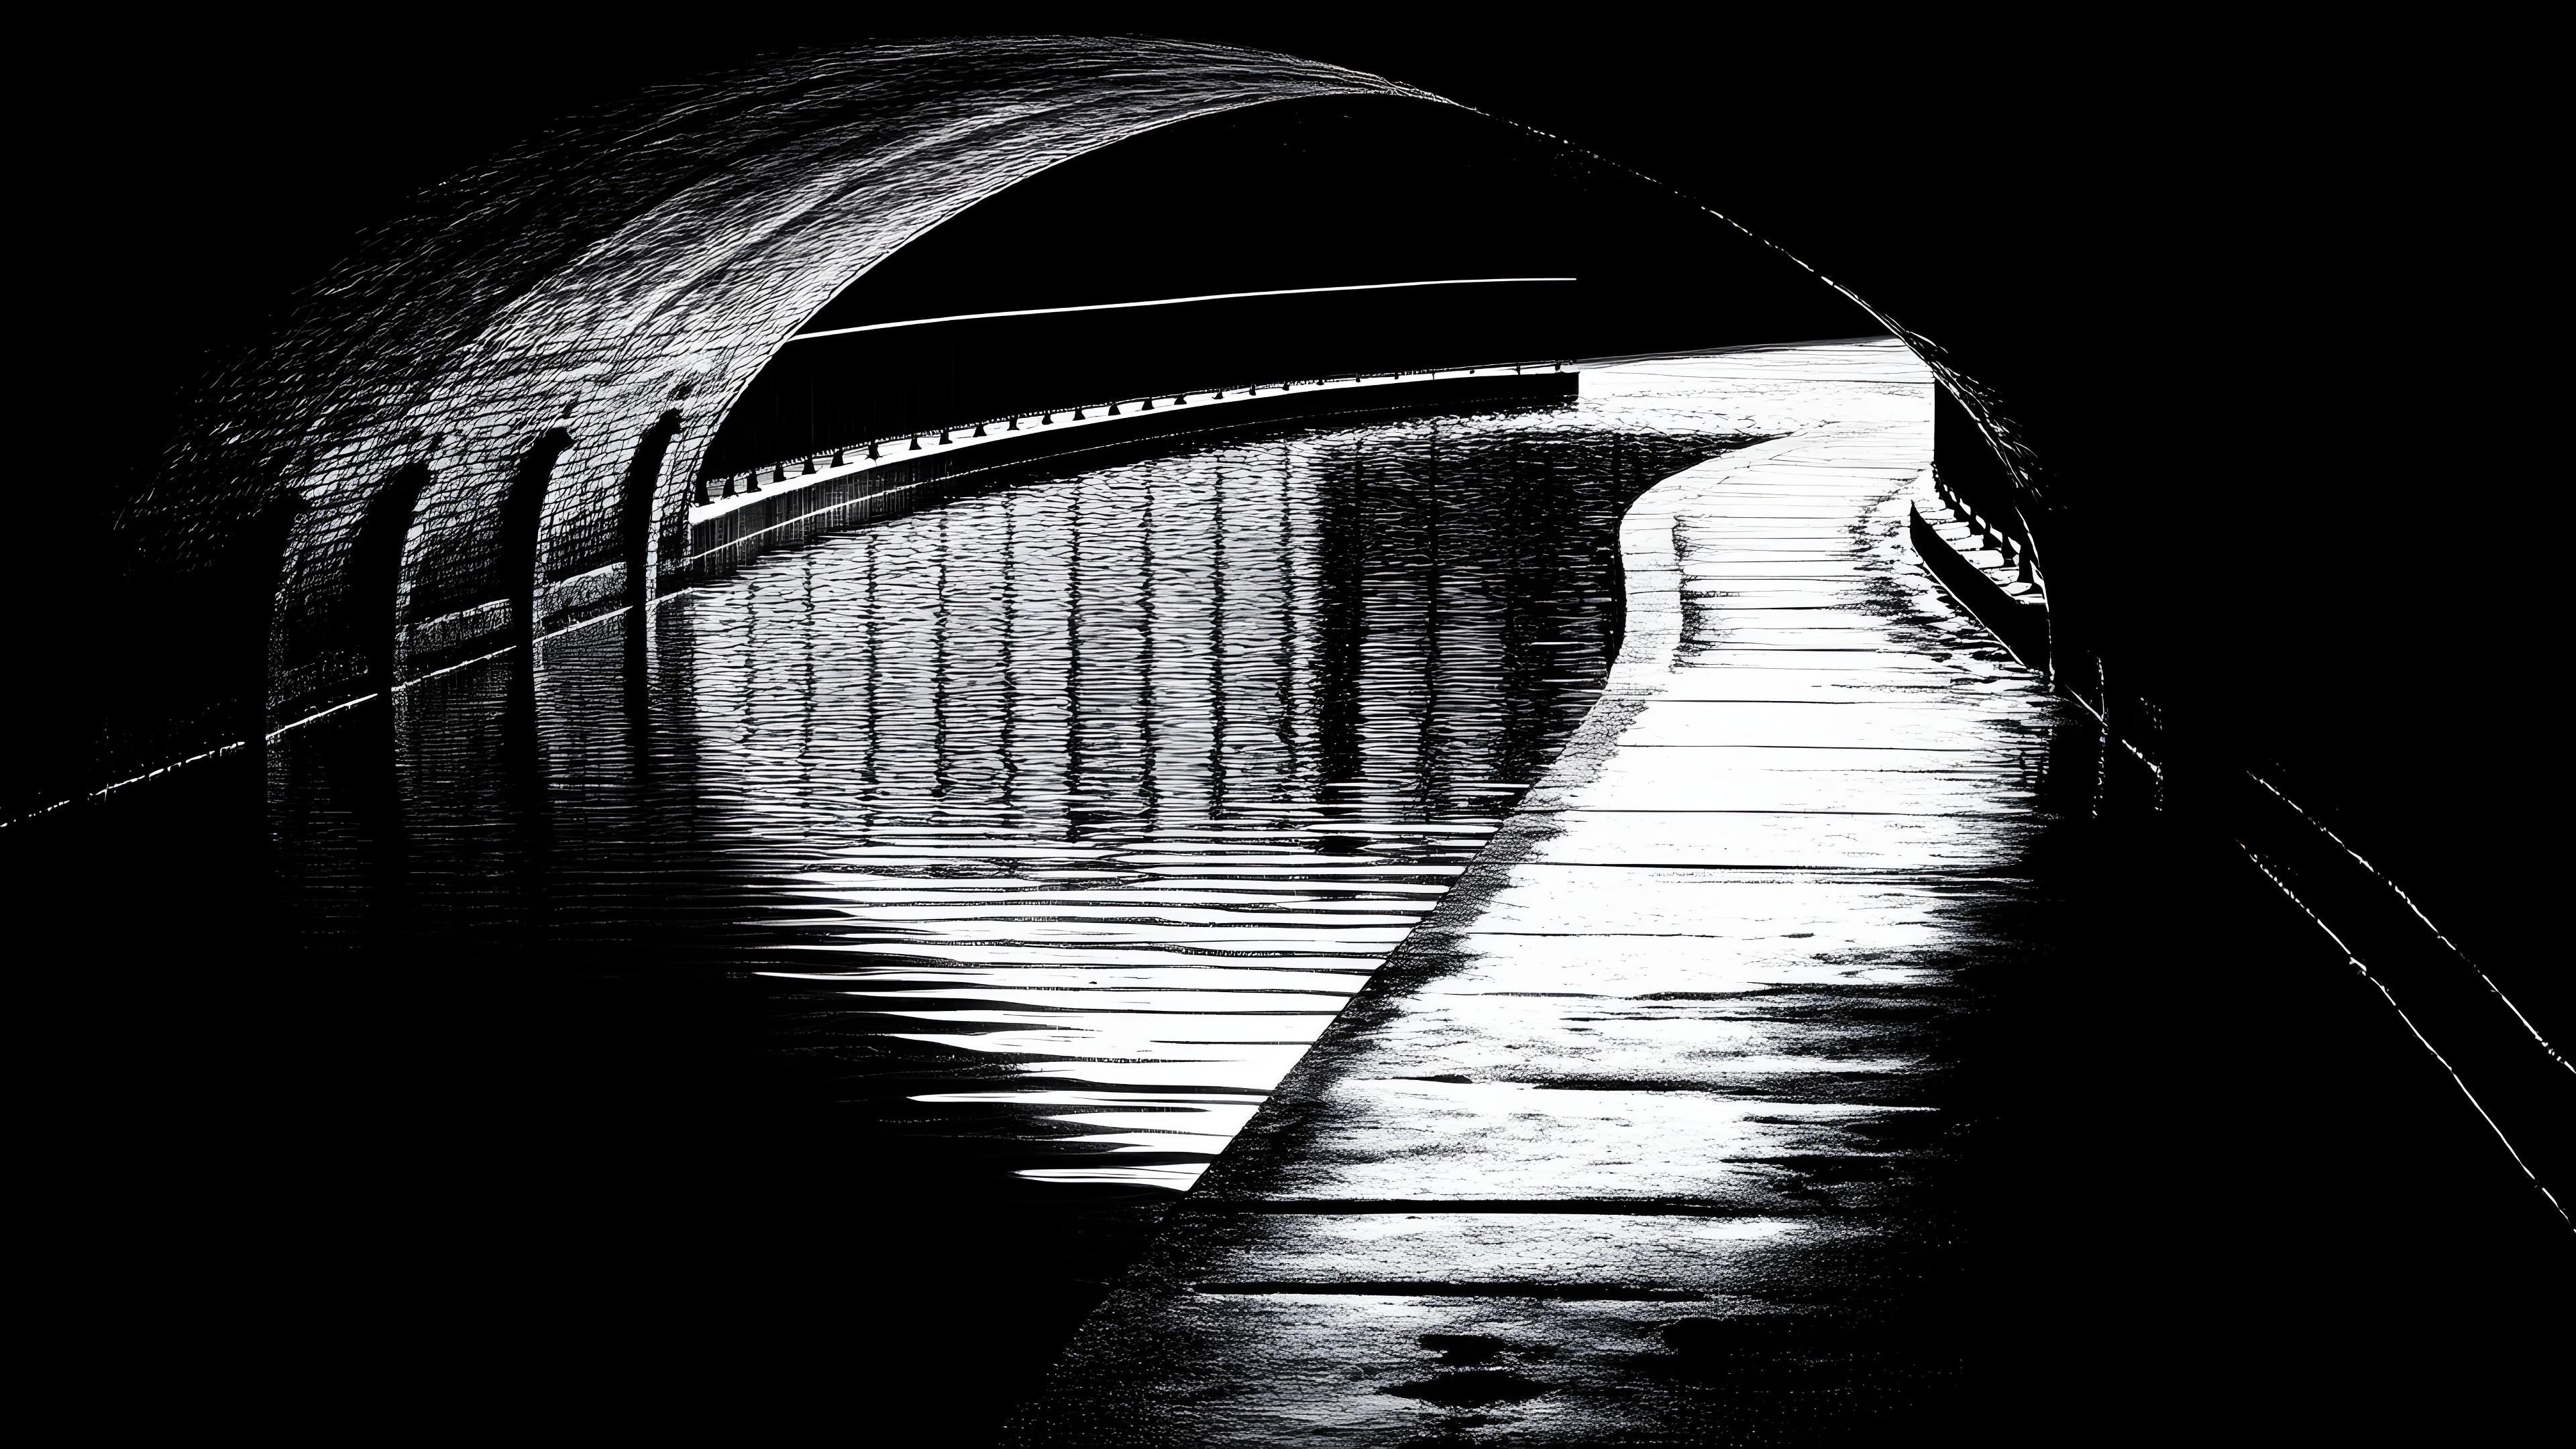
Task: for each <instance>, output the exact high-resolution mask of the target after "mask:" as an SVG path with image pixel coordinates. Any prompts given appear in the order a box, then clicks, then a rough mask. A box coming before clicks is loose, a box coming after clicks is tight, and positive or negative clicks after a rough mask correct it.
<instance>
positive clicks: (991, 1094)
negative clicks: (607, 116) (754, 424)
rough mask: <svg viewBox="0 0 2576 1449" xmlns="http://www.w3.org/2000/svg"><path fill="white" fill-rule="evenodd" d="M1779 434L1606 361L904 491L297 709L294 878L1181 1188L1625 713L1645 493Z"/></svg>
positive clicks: (714, 1041)
mask: <svg viewBox="0 0 2576 1449" xmlns="http://www.w3.org/2000/svg"><path fill="white" fill-rule="evenodd" d="M1739 441H1741V439H1739V438H1735V437H1732V436H1729V435H1727V434H1725V433H1723V432H1721V431H1719V430H1718V429H1717V428H1716V427H1714V426H1712V425H1711V424H1710V423H1709V421H1708V420H1705V419H1701V418H1696V417H1693V416H1691V415H1689V414H1687V413H1685V412H1682V411H1677V410H1673V409H1669V408H1666V409H1658V408H1655V407H1653V406H1650V405H1648V404H1644V403H1627V404H1621V403H1617V402H1604V401H1600V400H1595V401H1591V402H1587V403H1584V404H1580V405H1577V406H1573V407H1568V408H1562V409H1557V410H1553V411H1549V412H1544V413H1524V414H1519V415H1499V416H1481V417H1456V418H1444V419H1438V420H1425V421H1412V422H1404V423H1396V424H1386V425H1379V426H1370V427H1360V428H1348V429H1339V430H1328V431H1313V432H1308V433H1304V434H1300V435H1297V436H1293V437H1288V438H1284V439H1271V440H1266V441H1258V442H1250V443H1244V444H1240V445H1230V446H1219V447H1213V448H1208V449H1204V450H1201V451H1197V452H1192V453H1187V454H1182V455H1178V456H1173V457H1168V458H1164V459H1159V460H1155V461H1149V462H1143V463H1137V464H1134V465H1130V466H1124V467H1116V468H1111V469H1107V470H1104V471H1098V472H1093V473H1088V474H1082V475H1078V476H1068V477H1057V478H1047V479H1040V480H1035V481H1029V482H1024V483H1022V484H1020V485H1018V486H1016V487H1013V488H1009V489H1007V490H1003V491H998V492H992V493H987V494H984V495H981V496H975V497H968V498H963V499H958V500H954V501H952V502H950V503H948V504H946V505H945V506H942V507H938V508H934V509H931V510H928V511H925V512H921V513H916V514H913V515H910V516H907V517H902V518H897V519H893V520H889V521H885V522H880V523H877V524H873V525H870V526H867V527H863V528H860V529H857V530H855V531H852V532H850V533H846V534H842V535H839V536H836V537H833V538H829V539H825V540H822V541H819V542H817V543H816V544H814V545H812V546H809V547H807V548H804V549H802V550H798V551H795V552H790V553H783V554H779V555H774V556H771V557H769V558H766V559H763V560H760V561H759V562H757V563H755V564H754V565H753V566H752V567H750V568H749V569H747V570H746V571H745V572H744V573H742V574H741V575H739V576H737V577H735V578H733V579H731V580H728V581H726V582H723V583H721V584H718V585H715V586H712V587H709V588H706V589H704V590H701V591H699V592H698V593H696V594H695V595H693V596H691V597H689V598H687V599H684V600H682V601H679V602H678V603H675V604H673V605H671V606H669V607H667V608H666V609H665V610H664V611H663V613H662V615H661V617H660V619H659V620H658V621H657V631H656V637H655V638H653V639H652V640H650V641H649V643H648V642H647V641H645V640H642V639H630V638H628V637H627V636H626V635H624V634H623V633H621V632H620V630H619V629H618V628H617V627H615V626H610V627H604V628H600V629H597V630H593V631H590V632H587V633H583V634H577V635H573V636H569V637H567V638H564V639H560V640H557V641H555V642H554V643H552V644H550V645H549V646H548V648H547V655H546V659H545V667H544V669H543V670H542V671H541V672H540V673H539V674H538V675H537V676H536V678H535V679H534V680H533V681H530V680H529V679H528V678H527V677H526V676H525V674H524V672H520V673H517V674H514V672H513V671H512V670H511V669H510V668H509V667H507V665H506V663H496V664H492V665H486V666H478V667H475V668H469V669H467V670H463V671H459V672H458V673H455V674H452V675H448V676H444V677H442V678H439V679H436V680H433V681H430V682H428V683H426V684H424V685H422V686H420V687H417V688H415V689H413V690H412V691H410V692H409V693H408V694H407V695H406V696H405V697H404V699H403V700H402V702H401V704H400V706H399V707H398V708H397V709H396V710H395V711H393V712H392V714H391V715H390V716H387V715H386V714H383V713H377V714H374V715H369V714H367V713H365V712H363V711H353V712H352V714H351V715H350V716H349V717H348V718H347V719H345V720H334V721H331V722H328V723H327V724H326V725H324V726H322V727H320V728H318V729H317V730H315V731H313V732H311V733H310V734H309V735H308V736H306V737H301V738H298V739H295V740H292V741H290V743H289V745H288V746H287V747H286V748H284V749H282V750H280V751H279V752H278V755H277V757H276V759H275V762H274V763H273V765H272V768H271V795H272V808H273V811H274V813H275V815H276V818H277V819H278V821H279V823H280V834H281V841H280V849H281V852H282V855H283V857H284V860H285V867H286V868H285V870H284V872H283V879H284V887H283V888H284V889H285V890H286V892H287V893H288V896H289V898H290V902H291V905H292V907H293V909H294V911H295V912H296V914H297V916H298V918H299V919H300V920H301V921H302V923H303V929H304V931H305V932H306V937H307V939H308V941H310V942H311V943H313V945H314V946H315V947H316V948H317V949H320V950H322V951H325V952H331V953H338V952H354V953H356V954H358V955H359V956H361V957H365V958H382V959H394V958H396V957H399V958H400V959H403V960H416V961H434V962H436V963H437V964H438V966H439V967H440V969H441V970H442V971H446V972H451V973H452V972H453V971H455V970H456V969H458V968H459V967H460V966H474V965H481V966H492V965H497V964H500V963H506V962H512V961H519V962H528V963H542V965H543V966H544V967H545V968H546V969H548V970H550V971H553V972H556V973H558V974H561V973H564V972H571V973H573V974H575V975H577V976H582V977H584V978H585V979H589V980H591V981H592V982H593V983H594V984H593V985H592V986H590V987H586V988H582V989H583V990H584V991H586V992H593V993H596V994H597V996H598V998H599V1001H600V1012H601V1019H602V1020H611V1019H616V1018H617V1017H618V1012H619V1008H618V1007H617V1006H616V1002H615V999H616V998H617V997H618V996H619V995H620V993H622V992H626V991H629V990H631V989H633V988H632V986H631V983H633V982H635V981H638V980H650V979H668V978H672V977H675V976H676V977H692V976H695V977H707V978H716V977H721V978H722V979H724V980H726V981H728V982H730V983H733V985H732V987H731V988H730V989H729V992H728V994H726V995H725V996H724V997H723V1000H724V1002H726V1003H728V1004H727V1005H725V1006H724V1007H723V1008H722V1009H720V1010H717V1011H715V1012H714V1013H713V1014H712V1015H710V1017H709V1018H708V1020H707V1021H706V1022H705V1023H703V1026H704V1029H703V1031H700V1032H698V1033H697V1039H695V1040H680V1041H676V1042H674V1041H673V1039H672V1034H671V1030H670V1029H669V1028H667V1027H665V1028H662V1029H661V1030H660V1035H659V1036H657V1038H656V1040H657V1041H659V1042H661V1043H663V1045H664V1046H666V1047H668V1048H669V1049H670V1051H671V1053H672V1062H671V1064H670V1065H669V1067H668V1070H669V1071H671V1072H674V1073H677V1072H682V1071H683V1070H685V1071H689V1072H695V1073H697V1074H698V1078H699V1079H701V1080H714V1079H718V1078H723V1077H726V1076H728V1075H732V1076H737V1077H743V1078H750V1077H758V1078H760V1079H761V1080H763V1081H764V1082H767V1083H770V1084H772V1085H771V1086H770V1087H768V1088H764V1090H767V1091H770V1092H771V1093H772V1095H773V1097H774V1096H775V1095H776V1093H777V1092H779V1091H785V1092H787V1093H788V1094H790V1095H793V1096H795V1097H797V1098H798V1099H800V1101H801V1103H802V1105H803V1106H805V1107H808V1108H810V1107H813V1106H815V1105H816V1104H823V1105H824V1106H825V1107H826V1108H827V1109H828V1120H830V1121H832V1122H834V1123H837V1124H838V1125H839V1126H840V1127H841V1128H842V1129H843V1130H844V1132H846V1134H847V1135H846V1136H845V1137H843V1138H841V1139H840V1140H835V1141H828V1142H817V1143H815V1144H814V1146H815V1149H816V1150H818V1151H828V1152H858V1153H862V1154H869V1155H874V1156H876V1157H878V1158H880V1159H881V1160H882V1161H883V1163H884V1164H885V1166H886V1167H887V1169H888V1170H889V1171H893V1172H899V1173H902V1174H905V1175H908V1176H913V1177H919V1176H921V1175H925V1174H926V1175H930V1176H940V1175H945V1176H946V1177H947V1178H949V1179H951V1182H950V1184H949V1185H950V1186H952V1187H955V1186H964V1185H970V1184H972V1183H976V1182H983V1183H986V1184H989V1185H991V1186H994V1187H1000V1186H1005V1185H1007V1184H1009V1183H1011V1182H1014V1181H1016V1182H1018V1183H1020V1184H1021V1185H1022V1188H1023V1189H1029V1188H1031V1187H1032V1185H1035V1184H1052V1185H1075V1184H1082V1185H1089V1186H1090V1187H1091V1188H1092V1189H1093V1191H1094V1192H1095V1193H1096V1192H1099V1191H1109V1192H1112V1193H1133V1192H1135V1191H1137V1190H1139V1189H1178V1188H1185V1187H1187V1186H1188V1185H1189V1184H1190V1183H1191V1182H1192V1181H1193V1180H1195V1178H1196V1177H1197V1175H1198V1173H1199V1172H1200V1170H1201V1169H1202V1168H1203V1167H1204V1166H1205V1164H1206V1163H1207V1162H1208V1161H1209V1160H1210V1158H1211V1157H1212V1156H1213V1155H1214V1154H1215V1153H1216V1152H1217V1151H1219V1150H1220V1149H1221V1148H1222V1147H1223V1146H1224V1144H1225V1143H1226V1141H1227V1140H1228V1139H1229V1138H1230V1137H1231V1136H1232V1134H1233V1133H1234V1132H1235V1131H1237V1130H1238V1129H1239V1128H1240V1127H1241V1126H1242V1124H1243V1122H1244V1120H1245V1119H1246V1118H1247V1117H1248V1116H1249V1115H1250V1114H1251V1112H1252V1110H1253V1108H1254V1107H1255V1106H1256V1105H1257V1104H1258V1103H1259V1102H1260V1101H1261V1099H1262V1095H1263V1094H1264V1093H1266V1092H1267V1091H1269V1090H1270V1089H1271V1088H1272V1087H1273V1086H1275V1085H1276V1084H1277V1082H1278V1081H1279V1079H1280V1077H1281V1076H1282V1075H1283V1074H1284V1073H1285V1072H1286V1071H1287V1070H1288V1068H1289V1067H1290V1066H1291V1065H1292V1064H1293V1063H1294V1062H1295V1061H1296V1059H1297V1058H1298V1056H1299V1055H1300V1054H1302V1053H1303V1052H1304V1051H1305V1049H1306V1047H1307V1046H1308V1045H1309V1044H1310V1043H1311V1042H1312V1041H1313V1040H1314V1038H1315V1036H1316V1034H1317V1033H1318V1032H1319V1031H1321V1029H1322V1028H1323V1026H1324V1025H1325V1023H1326V1022H1327V1021H1329V1020H1330V1019H1331V1016H1332V1014H1333V1013H1334V1012H1335V1011H1337V1010H1338V1009H1339V1008H1340V1007H1341V1005H1342V1004H1343V1002H1344V1001H1346V1000H1347V999H1348V997H1349V995H1350V993H1352V992H1353V991H1354V990H1356V989H1357V988H1358V986H1359V985H1360V983H1361V982H1362V981H1363V980H1364V979H1365V978H1366V976H1367V974H1368V972H1369V971H1370V970H1371V969H1372V968H1373V967H1374V966H1375V965H1376V964H1377V962H1378V961H1379V960H1380V958H1381V957H1382V956H1383V955H1384V954H1385V953H1386V952H1387V951H1388V950H1389V949H1391V948H1392V947H1393V946H1394V945H1395V944H1396V942H1397V941H1398V940H1400V939H1401V938H1402V937H1403V935H1404V934H1405V932H1406V931H1407V930H1408V929H1409V928H1410V927H1411V926H1412V924H1413V923H1414V921H1415V920H1416V919H1417V918H1418V917H1419V916H1420V915H1421V914H1422V913H1423V912H1424V911H1425V910H1427V909H1429V908H1430V906H1431V905H1432V904H1433V902H1434V901H1436V900H1437V898H1438V897H1439V895H1440V894H1441V892H1443V891H1444V890H1445V889H1447V887H1448V884H1449V882H1450V881H1451V880H1452V879H1453V878H1454V877H1455V876H1456V875H1457V874H1458V873H1459V872H1460V870H1461V869H1462V867H1463V865H1464V864H1465V862H1466V861H1467V860H1469V859H1470V858H1471V857H1472V856H1473V855H1474V854H1475V852H1476V850H1477V849H1478V848H1479V846H1480V845H1481V844H1482V843H1483V841H1484V840H1485V838H1486V836H1487V835H1488V834H1489V833H1490V831H1491V830H1492V829H1493V827H1494V825H1495V823H1496V822H1497V821H1498V820H1499V818H1500V817H1501V815H1502V814H1503V813H1504V812H1505V811H1506V810H1508V809H1509V807H1510V805H1511V803H1512V802H1513V800H1514V799H1515V798H1516V797H1517V796H1518V794H1519V792H1520V791H1521V790H1522V789H1524V788H1525V787H1526V786H1527V784H1528V783H1529V782H1530V781H1531V780H1532V779H1533V778H1534V777H1535V775H1536V774H1537V773H1538V772H1539V771H1540V770H1542V769H1543V768H1544V767H1545V766H1546V764H1547V763H1548V762H1549V761H1550V760H1552V759H1553V758H1554V756H1555V754H1556V752H1557V750H1558V749H1559V748H1560V747H1561V746H1562V744H1563V742H1564V741H1565V739H1566V738H1567V736H1568V735H1569V734H1570V733H1571V731H1572V730H1573V728H1574V727H1575V725H1576V724H1577V723H1578V722H1579V721H1580V720H1581V718H1582V716H1583V713H1584V711H1585V709H1586V708H1587V707H1588V706H1589V704H1590V702H1591V700H1592V699H1593V698H1594V696H1595V694H1596V693H1597V691H1598V688H1599V685H1600V681H1601V679H1602V678H1603V676H1604V674H1605V672H1606V670H1607V667H1608V663H1609V661H1610V658H1611V656H1612V655H1613V654H1614V653H1615V652H1616V649H1617V645H1618V622H1619V613H1620V604H1619V597H1620V590H1619V584H1620V580H1619V565H1618V553H1617V529H1616V524H1617V519H1618V516H1619V514H1620V513H1621V512H1622V511H1623V509H1624V508H1625V506H1626V504H1627V503H1628V501H1629V500H1630V499H1631V498H1633V497H1634V496H1635V495H1636V493H1638V492H1639V491H1641V490H1642V489H1644V488H1645V487H1647V486H1649V485H1651V484H1652V483H1653V482H1655V481H1657V480H1658V479H1660V478H1662V477H1664V476H1666V475H1668V474H1670V473H1672V472H1674V471H1676V470H1678V469H1680V468H1682V467H1685V466H1687V465H1689V464H1690V463H1692V462H1695V461H1697V460H1698V459H1700V458H1703V457H1706V456H1708V455H1710V454H1712V453H1714V452H1717V451H1720V450H1722V449H1724V448H1726V447H1728V446H1732V445H1733V444H1734V443H1736V442H1739ZM388 735H389V736H390V737H387V736H388ZM620 983H630V984H628V985H621V984H620ZM496 1006H498V1009H506V1004H496ZM693 1030H694V1028H691V1027H688V1026H686V1025H683V1027H682V1028H681V1029H680V1033H679V1034H680V1036H681V1037H683V1038H685V1037H688V1036H689V1035H690V1034H691V1032H692V1031H693ZM683 1058H685V1059H686V1060H687V1062H688V1063H689V1065H688V1066H686V1067H685V1068H684V1067H683V1066H682V1065H681V1064H680V1063H681V1059H683ZM618 1060H619V1061H620V1062H621V1063H622V1064H623V1065H622V1066H620V1067H619V1068H618V1069H617V1071H615V1072H611V1073H609V1075H611V1076H614V1075H617V1074H618V1073H619V1072H624V1073H640V1074H643V1075H646V1076H651V1075H655V1074H658V1073H660V1072H662V1071H663V1070H664V1067H663V1066H662V1065H661V1064H659V1063H657V1061H656V1060H655V1058H654V1056H653V1054H652V1051H650V1050H647V1051H642V1052H640V1053H630V1054H629V1055H628V1056H627V1057H623V1058H619V1059H618ZM780 1082H784V1083H787V1084H789V1085H788V1086H786V1087H784V1088H780V1087H777V1086H776V1085H775V1084H777V1083H780ZM659 1089H660V1088H658V1087H656V1086H655V1085H654V1084H652V1083H645V1082H637V1083H634V1084H633V1090H635V1091H637V1092H645V1093H649V1092H651V1091H654V1090H659ZM589 1090H590V1091H592V1092H594V1093H596V1094H599V1095H601V1096H603V1097H607V1098H615V1097H617V1096H619V1095H620V1093H621V1092H622V1091H624V1090H625V1087H624V1086H622V1085H621V1084H620V1083H618V1082H615V1081H600V1082H596V1083H592V1084H591V1085H590V1087H589Z"/></svg>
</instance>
